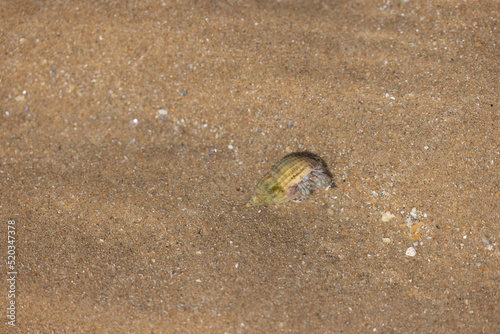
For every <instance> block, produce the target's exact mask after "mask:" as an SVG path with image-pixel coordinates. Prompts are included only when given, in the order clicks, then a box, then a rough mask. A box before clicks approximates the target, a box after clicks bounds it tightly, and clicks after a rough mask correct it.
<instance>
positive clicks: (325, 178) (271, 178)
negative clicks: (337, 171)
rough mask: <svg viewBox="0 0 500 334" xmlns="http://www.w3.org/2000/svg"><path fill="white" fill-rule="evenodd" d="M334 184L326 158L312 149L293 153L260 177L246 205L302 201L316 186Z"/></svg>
mask: <svg viewBox="0 0 500 334" xmlns="http://www.w3.org/2000/svg"><path fill="white" fill-rule="evenodd" d="M333 187H335V184H334V183H333V182H332V173H330V171H329V170H328V167H327V166H326V163H325V162H324V161H323V159H321V158H320V157H319V156H317V155H316V154H313V153H310V152H295V153H290V154H288V155H286V156H285V157H283V159H281V160H280V161H278V162H277V163H276V164H275V165H274V166H273V168H271V170H270V171H269V172H268V173H267V174H266V175H264V176H263V177H262V179H260V181H259V183H257V186H256V187H255V194H254V195H253V196H252V198H251V199H250V201H249V202H248V203H247V206H248V207H250V206H256V205H269V204H279V203H285V202H288V201H295V202H301V201H303V200H305V199H307V198H308V197H309V196H311V194H312V193H313V191H315V190H317V189H320V188H326V189H329V188H333Z"/></svg>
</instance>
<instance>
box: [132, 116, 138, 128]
mask: <svg viewBox="0 0 500 334" xmlns="http://www.w3.org/2000/svg"><path fill="white" fill-rule="evenodd" d="M137 124H139V121H138V120H137V118H134V119H133V120H131V121H130V126H137Z"/></svg>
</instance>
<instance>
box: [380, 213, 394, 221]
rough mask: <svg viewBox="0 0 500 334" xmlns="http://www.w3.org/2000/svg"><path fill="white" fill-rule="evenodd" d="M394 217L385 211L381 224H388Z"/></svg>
mask: <svg viewBox="0 0 500 334" xmlns="http://www.w3.org/2000/svg"><path fill="white" fill-rule="evenodd" d="M394 217H396V216H395V215H393V214H392V213H390V212H389V211H387V212H384V213H383V214H382V221H383V222H388V221H389V220H391V219H392V218H394Z"/></svg>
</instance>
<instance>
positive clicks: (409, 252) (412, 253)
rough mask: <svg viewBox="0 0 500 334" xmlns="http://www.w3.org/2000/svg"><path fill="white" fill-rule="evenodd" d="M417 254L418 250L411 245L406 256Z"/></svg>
mask: <svg viewBox="0 0 500 334" xmlns="http://www.w3.org/2000/svg"><path fill="white" fill-rule="evenodd" d="M415 255H417V251H416V250H415V248H413V247H410V248H408V249H407V250H406V256H415Z"/></svg>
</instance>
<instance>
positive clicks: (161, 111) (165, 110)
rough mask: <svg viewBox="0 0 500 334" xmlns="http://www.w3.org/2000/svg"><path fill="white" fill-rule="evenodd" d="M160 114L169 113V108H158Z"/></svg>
mask: <svg viewBox="0 0 500 334" xmlns="http://www.w3.org/2000/svg"><path fill="white" fill-rule="evenodd" d="M158 114H160V115H168V110H167V109H160V110H158Z"/></svg>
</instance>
